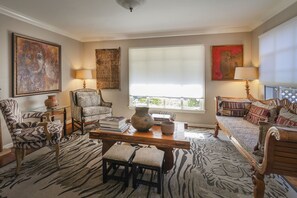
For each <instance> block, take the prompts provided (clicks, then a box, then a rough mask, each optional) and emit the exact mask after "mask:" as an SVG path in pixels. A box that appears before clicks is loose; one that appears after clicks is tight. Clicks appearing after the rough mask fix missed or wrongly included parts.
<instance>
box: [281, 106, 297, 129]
mask: <svg viewBox="0 0 297 198" xmlns="http://www.w3.org/2000/svg"><path fill="white" fill-rule="evenodd" d="M276 124H280V125H286V126H297V115H296V114H294V113H291V112H290V111H289V110H287V109H286V108H281V110H280V112H279V115H278V117H277V120H276Z"/></svg>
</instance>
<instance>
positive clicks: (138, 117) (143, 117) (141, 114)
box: [131, 107, 154, 132]
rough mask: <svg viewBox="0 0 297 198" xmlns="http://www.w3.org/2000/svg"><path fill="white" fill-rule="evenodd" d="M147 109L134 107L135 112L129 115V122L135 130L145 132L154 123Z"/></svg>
mask: <svg viewBox="0 0 297 198" xmlns="http://www.w3.org/2000/svg"><path fill="white" fill-rule="evenodd" d="M148 111H149V108H148V107H135V114H134V115H133V116H132V117H131V124H132V126H133V127H134V128H135V129H137V131H140V132H146V131H148V130H149V129H150V128H151V127H152V126H153V125H154V120H153V118H152V116H151V115H150V114H149V113H148Z"/></svg>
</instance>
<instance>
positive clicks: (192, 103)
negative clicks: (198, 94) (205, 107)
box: [188, 98, 200, 107]
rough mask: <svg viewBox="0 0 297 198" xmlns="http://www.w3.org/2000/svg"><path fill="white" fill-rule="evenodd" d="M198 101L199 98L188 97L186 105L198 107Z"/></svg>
mask: <svg viewBox="0 0 297 198" xmlns="http://www.w3.org/2000/svg"><path fill="white" fill-rule="evenodd" d="M199 103H200V100H197V99H195V98H190V99H189V100H188V107H198V106H199Z"/></svg>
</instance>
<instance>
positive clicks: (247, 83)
mask: <svg viewBox="0 0 297 198" xmlns="http://www.w3.org/2000/svg"><path fill="white" fill-rule="evenodd" d="M245 91H246V96H248V95H250V86H249V81H248V80H246V81H245Z"/></svg>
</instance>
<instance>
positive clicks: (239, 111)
mask: <svg viewBox="0 0 297 198" xmlns="http://www.w3.org/2000/svg"><path fill="white" fill-rule="evenodd" d="M250 105H251V102H233V101H222V102H221V103H219V108H218V112H217V115H221V116H233V117H243V116H245V115H246V114H247V112H248V109H249V107H250Z"/></svg>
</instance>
